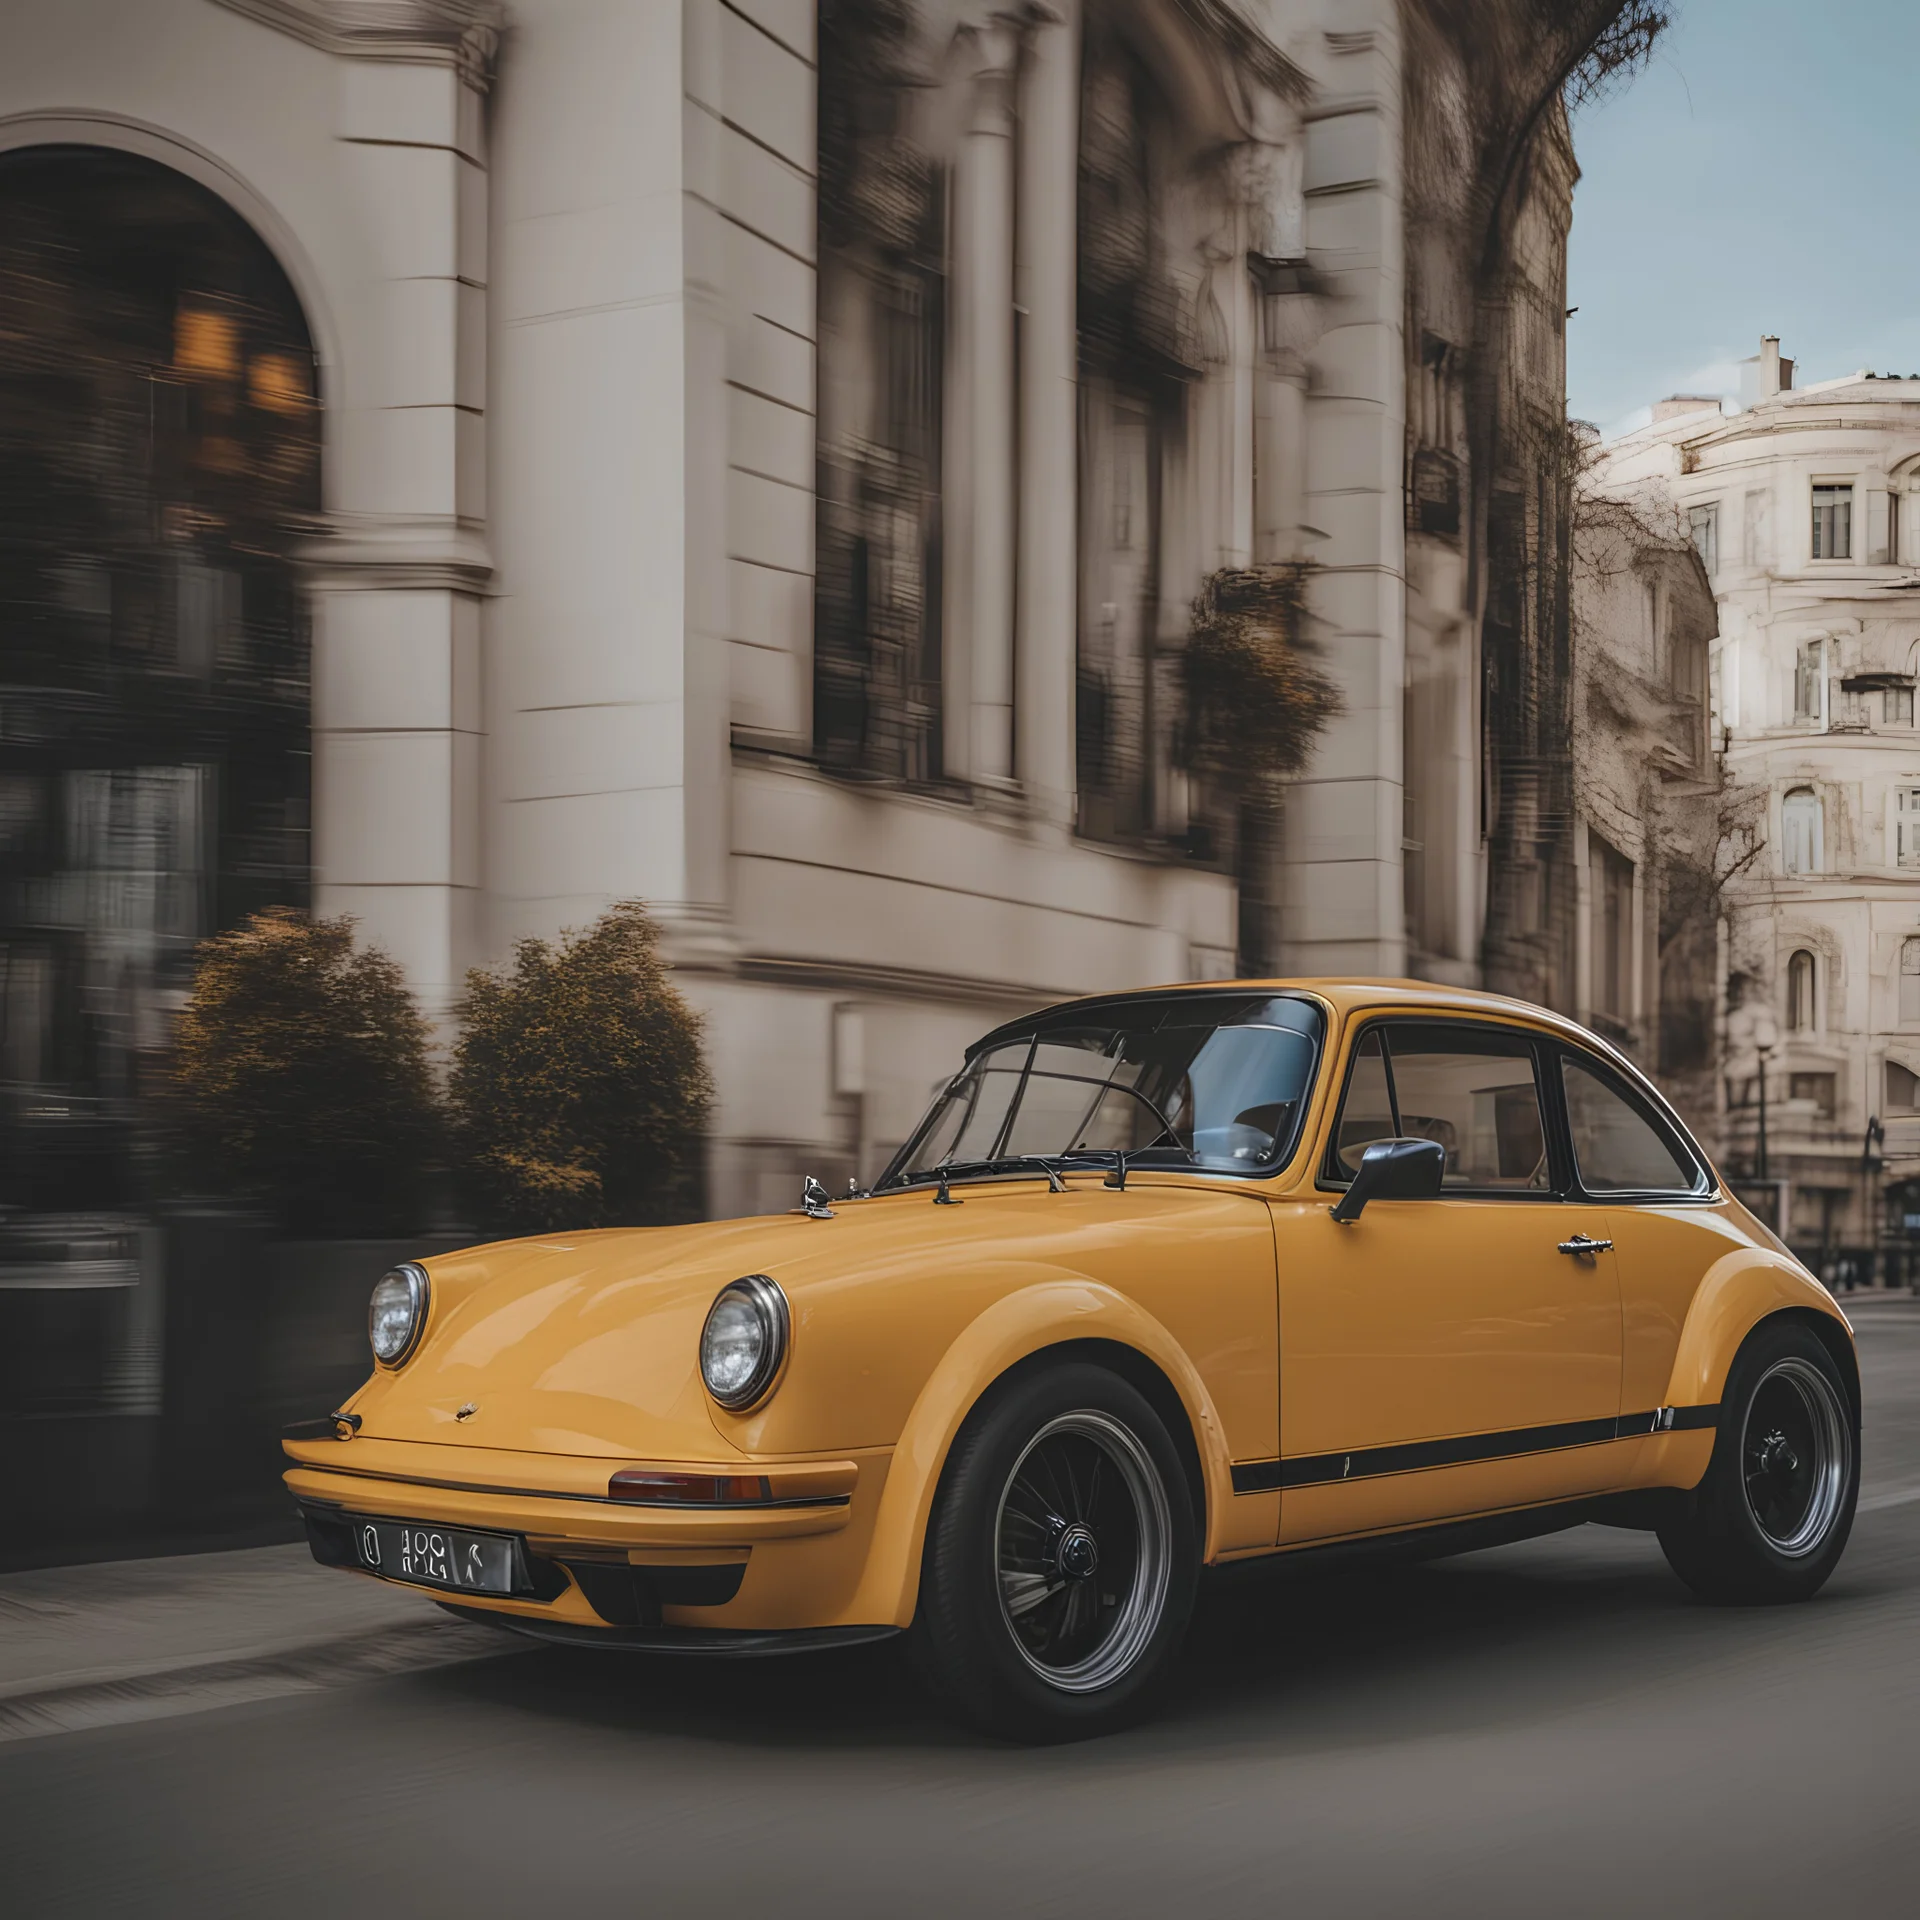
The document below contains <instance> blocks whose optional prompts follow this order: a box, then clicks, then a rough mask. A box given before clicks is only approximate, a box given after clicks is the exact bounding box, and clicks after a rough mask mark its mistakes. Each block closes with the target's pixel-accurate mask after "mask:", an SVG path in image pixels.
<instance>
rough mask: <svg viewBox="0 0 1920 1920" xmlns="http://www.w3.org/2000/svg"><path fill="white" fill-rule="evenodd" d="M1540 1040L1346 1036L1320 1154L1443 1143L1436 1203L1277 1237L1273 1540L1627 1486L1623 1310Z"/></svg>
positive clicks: (1499, 1034) (1346, 1174)
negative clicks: (1620, 1422)
mask: <svg viewBox="0 0 1920 1920" xmlns="http://www.w3.org/2000/svg"><path fill="white" fill-rule="evenodd" d="M1550 1063H1551V1053H1550V1049H1549V1048H1548V1046H1547V1044H1546V1043H1545V1042H1544V1041H1543V1040H1542V1039H1541V1038H1540V1037H1538V1036H1536V1035H1534V1034H1533V1033H1532V1032H1530V1031H1529V1030H1528V1029H1526V1028H1524V1027H1519V1026H1508V1025H1501V1024H1497V1023H1493V1022H1483V1021H1470V1020H1465V1019H1444V1018H1432V1017H1426V1018H1419V1019H1413V1018H1386V1019H1379V1020H1375V1021H1373V1022H1371V1023H1370V1024H1369V1025H1368V1026H1366V1028H1365V1029H1364V1030H1363V1031H1362V1032H1361V1033H1360V1034H1359V1036H1358V1037H1357V1039H1356V1041H1355V1043H1354V1046H1353V1048H1352V1050H1351V1052H1350V1055H1349V1066H1348V1070H1347V1073H1346V1077H1345V1084H1344V1086H1343V1089H1342V1094H1341V1099H1340V1104H1339V1107H1338V1109H1337V1111H1336V1115H1335V1119H1334V1122H1333V1126H1332V1129H1331V1131H1330V1133H1329V1135H1328V1138H1327V1141H1326V1145H1325V1150H1324V1156H1323V1159H1322V1163H1321V1176H1322V1177H1321V1181H1320V1185H1321V1186H1322V1188H1325V1189H1329V1190H1338V1189H1340V1188H1343V1187H1344V1186H1345V1185H1346V1184H1348V1182H1349V1180H1350V1179H1351V1176H1352V1173H1353V1171H1354V1170H1355V1169H1356V1168H1357V1166H1358V1164H1359V1158H1360V1154H1361V1152H1362V1151H1363V1150H1364V1148H1365V1147H1366V1145H1367V1144H1369V1143H1370V1142H1371V1141H1372V1140H1375V1139H1384V1138H1390V1137H1394V1136H1400V1137H1406V1136H1417V1137H1424V1138H1427V1139H1433V1140H1438V1141H1439V1142H1440V1143H1441V1145H1442V1146H1443V1147H1444V1148H1445V1149H1446V1169H1445V1173H1444V1176H1443V1181H1442V1190H1441V1193H1440V1196H1439V1197H1438V1198H1436V1199H1431V1200H1390V1201H1376V1202H1374V1203H1373V1204H1371V1205H1369V1206H1368V1207H1367V1208H1366V1209H1365V1211H1364V1212H1363V1213H1362V1214H1361V1216H1360V1218H1359V1219H1358V1220H1356V1221H1354V1222H1353V1223H1352V1224H1351V1225H1340V1224H1337V1223H1335V1222H1334V1221H1333V1220H1332V1219H1331V1217H1330V1212H1327V1213H1322V1212H1320V1211H1319V1209H1318V1208H1315V1209H1313V1210H1312V1213H1313V1214H1314V1215H1315V1216H1317V1217H1309V1218H1304V1219H1300V1220H1297V1221H1295V1222H1294V1223H1293V1226H1292V1229H1291V1230H1290V1231H1289V1233H1288V1235H1287V1237H1286V1238H1285V1240H1284V1241H1283V1245H1282V1250H1281V1251H1282V1258H1281V1270H1280V1346H1281V1363H1280V1369H1281V1387H1280V1430H1281V1458H1280V1460H1279V1462H1278V1463H1277V1477H1278V1479H1279V1483H1280V1485H1281V1489H1282V1493H1281V1530H1280V1540H1281V1541H1282V1543H1291V1542H1297V1541H1303V1540H1311V1539H1317V1538H1324V1537H1331V1536H1337V1535H1342V1534H1353V1533H1362V1532H1367V1531H1371V1530H1374V1529H1379V1528H1389V1527H1398V1526H1406V1525H1414V1524H1419V1523H1421V1522H1427V1521H1435V1520H1442V1519H1447V1518H1451V1517H1455V1516H1462V1515H1467V1514H1472V1513H1477V1512H1485V1511H1489V1510H1492V1509H1497V1508H1502V1507H1509V1506H1517V1505H1525V1504H1529V1503H1532V1502H1536V1501H1547V1500H1556V1499H1563V1498H1567V1497H1570V1496H1573V1495H1577V1494H1582V1493H1590V1492H1596V1491H1600V1490H1602V1489H1604V1488H1606V1487H1609V1486H1617V1485H1619V1484H1620V1482H1621V1477H1622V1474H1623V1468H1622V1465H1621V1460H1622V1454H1623V1450H1622V1449H1621V1448H1620V1447H1618V1446H1617V1445H1615V1444H1614V1442H1615V1425H1614V1423H1615V1420H1616V1417H1617V1415H1618V1413H1619V1410H1620V1360H1621V1310H1620V1292H1619V1283H1618V1278H1617V1273H1616V1267H1615V1262H1614V1260H1613V1258H1612V1256H1611V1254H1610V1253H1608V1252H1607V1251H1606V1250H1605V1249H1604V1247H1602V1248H1598V1249H1596V1250H1595V1251H1593V1252H1591V1253H1582V1252H1577V1251H1575V1252H1568V1251H1563V1250H1562V1249H1563V1247H1576V1246H1577V1242H1576V1240H1575V1235H1576V1234H1579V1233H1581V1232H1582V1231H1584V1232H1585V1233H1586V1235H1587V1236H1588V1237H1589V1238H1591V1239H1592V1240H1595V1241H1604V1240H1605V1239H1606V1237H1607V1235H1606V1231H1605V1219H1604V1212H1603V1210H1602V1209H1600V1208H1597V1207H1594V1206H1592V1205H1591V1204H1590V1203H1576V1202H1575V1201H1573V1200H1571V1199H1570V1198H1569V1189H1570V1183H1571V1176H1570V1172H1569V1169H1568V1166H1567V1155H1566V1151H1565V1147H1564V1142H1563V1137H1562V1134H1561V1130H1560V1114H1559V1109H1558V1106H1557V1089H1556V1088H1555V1087H1554V1085H1553V1083H1552V1082H1551V1081H1550V1080H1549V1078H1548V1068H1549V1065H1550Z"/></svg>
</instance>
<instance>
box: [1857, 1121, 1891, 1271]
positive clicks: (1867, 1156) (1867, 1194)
mask: <svg viewBox="0 0 1920 1920" xmlns="http://www.w3.org/2000/svg"><path fill="white" fill-rule="evenodd" d="M1886 1140H1887V1130H1886V1128H1885V1127H1883V1126H1882V1125H1881V1124H1880V1116H1879V1115H1878V1114H1877V1113H1876V1114H1872V1115H1870V1116H1869V1117H1868V1120H1867V1138H1866V1144H1865V1145H1864V1146H1863V1147H1862V1148H1861V1149H1860V1231H1861V1235H1862V1237H1863V1238H1864V1239H1865V1240H1866V1243H1867V1285H1868V1286H1870V1287H1871V1286H1874V1285H1875V1284H1877V1282H1878V1280H1879V1278H1880V1276H1879V1272H1878V1268H1879V1265H1880V1209H1879V1208H1878V1207H1876V1206H1875V1205H1874V1203H1873V1177H1874V1175H1875V1174H1877V1173H1879V1172H1880V1171H1881V1170H1882V1168H1884V1167H1885V1165H1886V1161H1885V1159H1884V1158H1883V1157H1882V1149H1883V1148H1884V1147H1885V1145H1886Z"/></svg>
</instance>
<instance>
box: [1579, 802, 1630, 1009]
mask: <svg viewBox="0 0 1920 1920" xmlns="http://www.w3.org/2000/svg"><path fill="white" fill-rule="evenodd" d="M1587 850H1588V852H1587V858H1588V871H1589V874H1590V878H1591V886H1590V892H1589V899H1590V900H1591V902H1592V915H1593V919H1592V926H1593V936H1592V960H1593V1009H1594V1011H1595V1012H1596V1013H1600V1014H1605V1015H1606V1016H1607V1017H1608V1018H1609V1019H1611V1020H1616V1021H1620V1022H1622V1023H1624V1022H1626V1021H1627V1020H1629V1019H1631V1018H1632V1017H1633V862H1632V861H1631V860H1629V859H1627V858H1626V856H1625V855H1624V854H1620V853H1616V852H1615V851H1614V850H1613V848H1611V847H1610V846H1608V845H1607V843H1606V842H1605V841H1604V840H1602V839H1601V838H1600V836H1599V835H1598V834H1597V833H1589V834H1588V835H1587Z"/></svg>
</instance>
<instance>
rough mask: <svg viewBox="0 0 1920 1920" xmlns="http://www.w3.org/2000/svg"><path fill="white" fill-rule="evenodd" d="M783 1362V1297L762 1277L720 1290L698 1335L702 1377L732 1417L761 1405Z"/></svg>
mask: <svg viewBox="0 0 1920 1920" xmlns="http://www.w3.org/2000/svg"><path fill="white" fill-rule="evenodd" d="M786 1357H787V1296H786V1295H785V1294H784V1293H782V1292H781V1291H780V1289H779V1288H778V1287H777V1286H775V1285H774V1283H773V1282H772V1281H771V1280H769V1279H768V1278H767V1276H766V1275H765V1274H764V1273H750V1274H748V1275H747V1276H746V1278H745V1279H743V1280H734V1281H731V1282H729V1283H728V1284H727V1285H726V1286H724V1287H722V1288H721V1289H720V1297H719V1298H718V1299H717V1300H716V1301H715V1302H714V1303H713V1305H712V1306H711V1307H710V1308H708V1310H707V1324H706V1325H705V1326H704V1327H703V1328H702V1329H701V1331H700V1377H701V1379H703V1380H704V1381H705V1382H706V1383H707V1391H708V1392H709V1393H710V1394H712V1395H713V1397H714V1398H715V1399H716V1400H717V1401H719V1403H720V1404H721V1405H722V1406H723V1407H725V1408H726V1409H727V1410H728V1411H729V1412H730V1413H744V1412H745V1411H746V1410H747V1408H749V1407H751V1406H753V1405H755V1404H756V1403H757V1402H759V1401H761V1400H764V1399H765V1398H766V1397H767V1394H768V1392H769V1391H770V1390H771V1389H772V1386H773V1383H774V1381H775V1380H777V1379H778V1378H779V1376H780V1368H781V1366H782V1364H783V1363H784V1362H785V1360H786Z"/></svg>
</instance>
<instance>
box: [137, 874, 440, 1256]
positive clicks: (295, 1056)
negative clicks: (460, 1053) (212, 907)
mask: <svg viewBox="0 0 1920 1920" xmlns="http://www.w3.org/2000/svg"><path fill="white" fill-rule="evenodd" d="M171 1094H172V1097H171V1102H170V1104H171V1108H172V1117H173V1120H174V1123H175V1126H176V1129H177V1132H178V1135H179V1139H180V1143H181V1145H182V1147H183V1149H184V1152H185V1156H186V1161H187V1173H188V1177H189V1180H190V1181H191V1182H192V1184H193V1185H195V1186H196V1187H197V1188H199V1189H200V1190H202V1191H203V1192H206V1193H209V1194H213V1195H217V1196H219V1197H220V1198H223V1199H233V1200H240V1201H245V1202H248V1203H251V1204H253V1205H256V1206H259V1207H262V1208H264V1209H265V1210H266V1211H267V1212H269V1213H271V1214H272V1215H273V1217H274V1219H275V1220H276V1222H277V1223H278V1224H279V1226H280V1227H281V1229H282V1230H283V1231H286V1232H289V1233H326V1234H334V1233H387V1232H402V1233H404V1232H408V1231H411V1230H412V1229H414V1228H416V1227H418V1226H419V1225H420V1222H421V1215H422V1212H423V1200H424V1187H425V1179H426V1173H427V1168H428V1164H429V1162H430V1159H431V1157H432V1153H433V1148H434V1143H435V1137H436V1131H437V1128H436V1121H435V1112H434V1095H433V1082H432V1077H431V1075H430V1073H429V1071H428V1067H427V1024H426V1022H425V1020H423V1019H422V1018H421V1015H420V1012H419V1010H418V1008H416V1007H415V1005H414V1003H413V1000H412V997H411V996H410V995H409V993H408V991H407V986H406V981H405V979H404V978H403V976H402V974H401V971H400V968H399V967H398V966H397V965H396V964H395V962H394V961H392V960H391V959H389V958H388V957H387V955H385V954H384V953H380V952H377V951H375V950H373V949H370V948H364V947H363V948H358V949H356V948H355V946H354V942H353V922H352V921H351V920H350V919H344V918H343V919H338V920H309V919H308V918H307V917H306V916H305V915H304V914H300V913H296V912H294V911H293V910H292V909H290V908H285V907H274V908H270V909H269V910H268V911H267V912H265V913H257V914H255V915H253V917H252V918H251V919H249V920H247V921H246V922H244V923H243V924H242V925H241V926H238V927H236V928H234V929H233V930H232V931H231V932H229V933H223V934H218V935H216V936H215V937H214V938H213V939H211V940H208V941H206V942H204V943H203V944H202V945H201V947H200V949H199V952H198V955H197V957H196V962H195V971H194V982H193V994H192V997H191V998H190V999H189V1001H188V1003H187V1005H186V1008H185V1010H184V1011H183V1012H182V1014H181V1016H180V1020H179V1024H178V1027H177V1028H176V1031H175V1038H174V1058H173V1075H172V1088H171Z"/></svg>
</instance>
